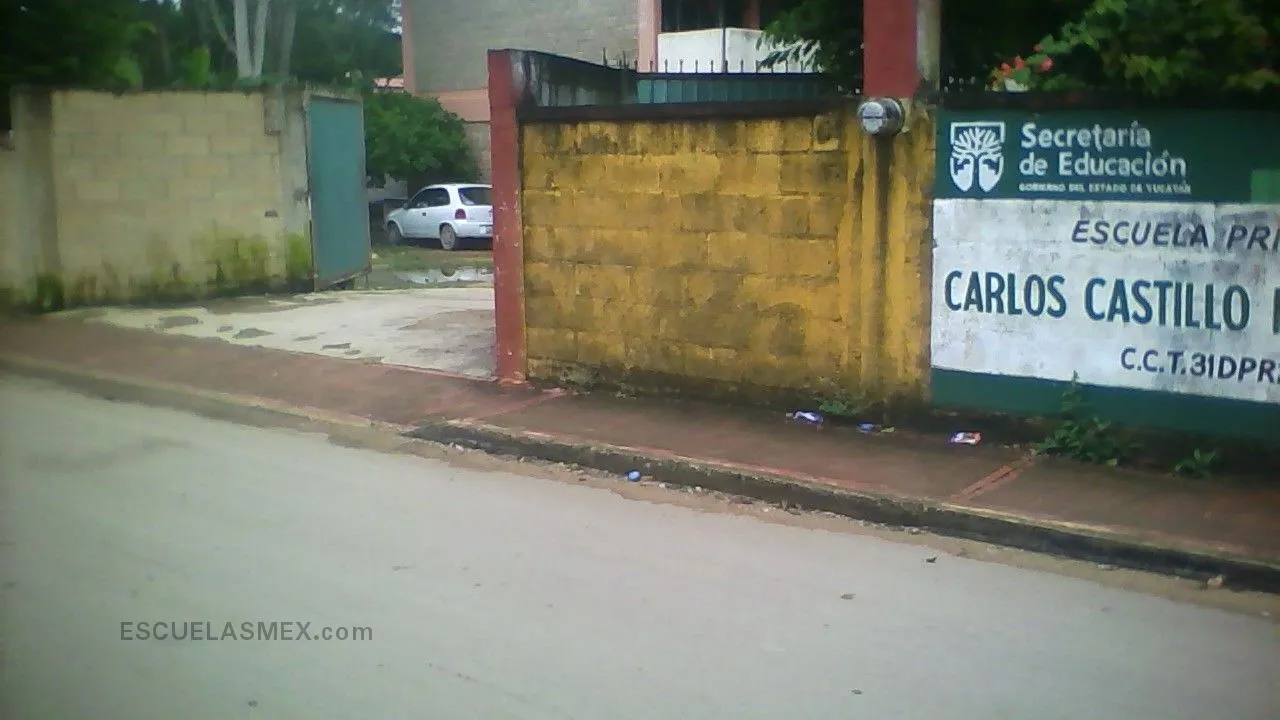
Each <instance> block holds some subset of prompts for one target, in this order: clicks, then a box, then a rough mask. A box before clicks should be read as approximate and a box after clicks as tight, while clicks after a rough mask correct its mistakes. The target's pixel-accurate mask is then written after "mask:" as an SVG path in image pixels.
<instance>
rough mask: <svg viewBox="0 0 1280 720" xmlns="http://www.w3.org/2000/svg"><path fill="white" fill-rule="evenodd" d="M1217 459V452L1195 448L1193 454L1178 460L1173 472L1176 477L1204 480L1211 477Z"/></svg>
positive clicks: (1218, 457)
mask: <svg viewBox="0 0 1280 720" xmlns="http://www.w3.org/2000/svg"><path fill="white" fill-rule="evenodd" d="M1219 459H1220V456H1219V453H1218V451H1217V450H1202V449H1200V448H1196V450H1195V452H1193V453H1191V454H1190V455H1188V456H1187V457H1185V458H1183V459H1181V460H1179V461H1178V464H1176V465H1174V466H1173V472H1174V474H1176V475H1184V476H1186V477H1192V478H1196V479H1198V480H1205V479H1208V478H1209V477H1210V476H1211V475H1213V471H1214V469H1215V468H1216V467H1217V466H1218V461H1219Z"/></svg>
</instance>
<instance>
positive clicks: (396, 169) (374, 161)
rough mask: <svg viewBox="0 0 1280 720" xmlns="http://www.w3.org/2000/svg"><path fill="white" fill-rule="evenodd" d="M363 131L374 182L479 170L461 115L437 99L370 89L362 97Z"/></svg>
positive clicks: (426, 179) (463, 175)
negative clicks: (448, 109)
mask: <svg viewBox="0 0 1280 720" xmlns="http://www.w3.org/2000/svg"><path fill="white" fill-rule="evenodd" d="M364 134H365V154H366V160H365V165H366V170H367V172H368V173H369V182H370V183H372V184H375V185H380V184H381V183H382V180H383V178H385V177H393V178H400V179H404V180H407V181H409V183H410V185H412V186H413V187H415V188H417V187H421V186H423V185H429V184H431V183H436V182H454V181H457V182H469V181H472V180H474V179H475V178H476V176H477V175H478V172H477V170H476V165H475V160H474V159H472V156H471V149H470V148H469V147H468V145H467V137H466V131H465V126H464V125H463V123H462V120H461V119H459V118H458V116H457V115H454V114H453V113H451V112H448V111H446V110H445V109H444V108H442V107H440V103H438V102H436V101H435V100H431V99H425V98H418V97H414V96H412V95H408V94H406V93H399V92H370V93H368V94H366V95H365V98H364Z"/></svg>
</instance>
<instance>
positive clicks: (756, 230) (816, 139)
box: [521, 112, 934, 404]
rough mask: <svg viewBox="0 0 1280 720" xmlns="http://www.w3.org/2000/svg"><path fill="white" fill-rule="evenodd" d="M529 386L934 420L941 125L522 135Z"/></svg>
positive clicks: (656, 124)
mask: <svg viewBox="0 0 1280 720" xmlns="http://www.w3.org/2000/svg"><path fill="white" fill-rule="evenodd" d="M521 137H522V143H521V144H522V149H521V152H522V161H523V166H522V167H523V170H522V172H523V178H522V180H523V190H522V199H521V202H522V213H523V221H524V256H525V268H524V272H525V293H526V300H525V302H526V308H525V315H526V325H527V327H526V330H527V332H526V337H527V356H528V358H529V360H528V363H529V368H528V371H529V376H530V377H532V378H556V377H563V376H565V375H566V374H569V373H581V372H588V373H593V374H598V375H599V376H602V377H606V378H611V379H614V380H621V381H629V382H635V383H637V384H641V385H651V386H652V385H664V386H668V387H671V388H677V389H695V388H696V389H698V390H707V389H711V390H723V391H732V392H742V391H748V390H750V391H770V392H773V391H779V390H781V391H789V392H802V393H810V394H823V395H844V396H849V397H862V398H865V399H868V400H874V401H880V400H884V401H890V402H893V403H895V404H900V403H903V402H921V401H922V400H923V399H924V397H925V393H926V387H927V378H928V332H929V328H928V318H929V312H928V309H929V308H928V302H929V301H928V298H929V284H928V283H929V267H928V262H929V247H930V239H929V220H930V215H931V211H930V207H931V206H930V202H929V198H930V195H929V193H930V188H931V186H932V182H933V177H932V172H933V171H932V168H933V142H934V141H933V137H934V136H933V121H932V118H930V117H928V116H919V117H916V118H914V119H913V120H912V121H911V123H910V127H909V132H907V133H904V134H903V135H901V136H899V137H897V138H894V139H892V140H888V141H877V140H874V139H871V138H868V137H867V136H865V135H864V134H863V133H862V132H861V131H860V129H859V128H858V127H857V124H856V119H855V118H854V117H853V116H852V114H851V113H846V112H838V113H833V114H830V115H823V116H819V117H803V118H783V119H752V120H685V121H674V120H667V121H629V122H577V123H548V124H541V123H539V124H529V125H526V126H524V127H523V128H522V131H521Z"/></svg>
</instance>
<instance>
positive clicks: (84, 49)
mask: <svg viewBox="0 0 1280 720" xmlns="http://www.w3.org/2000/svg"><path fill="white" fill-rule="evenodd" d="M145 29H146V28H145V25H144V24H142V23H141V18H140V17H139V15H138V12H137V3H136V0H94V2H92V3H87V2H85V1H84V0H0V84H2V85H4V86H5V87H6V88H7V87H11V86H13V85H19V84H25V85H41V86H69V85H93V86H104V85H110V84H114V83H118V82H120V81H122V80H125V79H127V78H121V77H120V75H121V71H122V70H123V71H124V72H125V74H126V75H127V74H129V72H128V71H129V70H130V68H126V67H122V64H121V59H122V58H124V57H126V56H127V55H128V50H129V46H130V44H131V43H132V42H134V41H135V40H136V39H137V38H138V37H139V36H140V35H141V34H143V32H144V31H145Z"/></svg>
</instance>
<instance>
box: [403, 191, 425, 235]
mask: <svg viewBox="0 0 1280 720" xmlns="http://www.w3.org/2000/svg"><path fill="white" fill-rule="evenodd" d="M430 192H431V189H430V188H427V189H425V190H419V191H418V194H417V195H414V196H413V197H412V198H410V199H409V202H408V203H406V204H405V211H404V214H403V215H402V216H401V219H400V232H401V233H403V234H404V236H405V237H412V238H421V237H426V235H425V233H426V231H427V228H428V225H427V211H428V207H427V194H428V193H430Z"/></svg>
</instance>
